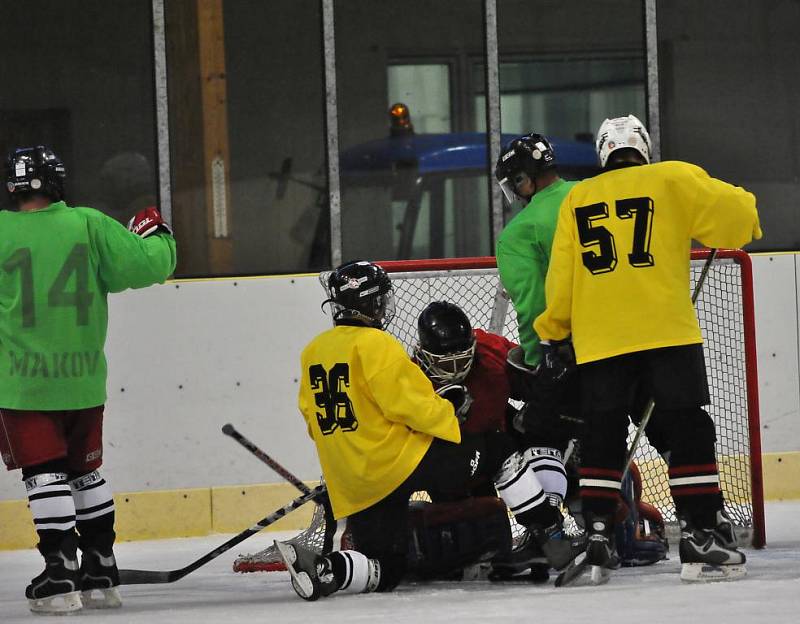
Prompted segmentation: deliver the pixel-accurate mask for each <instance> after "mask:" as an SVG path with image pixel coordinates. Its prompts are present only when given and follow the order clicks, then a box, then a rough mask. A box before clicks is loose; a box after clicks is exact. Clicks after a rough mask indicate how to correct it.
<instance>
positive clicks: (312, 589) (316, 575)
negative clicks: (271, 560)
mask: <svg viewBox="0 0 800 624" xmlns="http://www.w3.org/2000/svg"><path fill="white" fill-rule="evenodd" d="M275 548H276V549H277V551H278V553H280V556H281V558H282V559H283V563H284V564H285V565H286V569H287V570H288V571H289V574H290V575H291V577H292V587H293V588H294V591H295V592H296V593H297V595H298V596H300V597H301V598H302V599H303V600H308V601H313V600H318V599H319V598H320V597H321V596H329V595H330V594H332V593H333V592H335V591H336V590H337V589H339V586H338V583H337V582H336V578H335V577H334V576H333V571H332V570H331V566H330V563H329V562H328V560H327V559H326V558H325V557H322V556H320V555H318V554H317V553H315V552H313V551H311V550H307V549H306V548H303V547H302V546H298V545H297V544H284V543H282V542H277V541H276V542H275Z"/></svg>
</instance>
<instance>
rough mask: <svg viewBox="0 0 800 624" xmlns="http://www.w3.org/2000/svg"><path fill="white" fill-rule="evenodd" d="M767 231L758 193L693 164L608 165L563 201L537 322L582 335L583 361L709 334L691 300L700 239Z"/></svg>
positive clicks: (728, 242) (555, 333)
mask: <svg viewBox="0 0 800 624" xmlns="http://www.w3.org/2000/svg"><path fill="white" fill-rule="evenodd" d="M753 238H756V239H757V238H761V228H760V226H759V222H758V213H757V211H756V200H755V197H754V196H753V195H752V193H748V192H747V191H745V190H744V189H742V188H740V187H736V186H732V185H730V184H727V183H726V182H722V181H721V180H717V179H715V178H712V177H710V176H709V175H708V174H707V173H706V172H705V171H703V169H701V168H700V167H697V166H695V165H691V164H689V163H684V162H677V161H668V162H662V163H658V164H653V165H642V166H632V167H625V168H622V169H616V170H612V171H607V172H604V173H602V174H600V175H598V176H596V177H594V178H590V179H588V180H584V181H583V182H580V183H579V184H577V185H576V186H574V187H573V188H572V190H571V191H570V193H569V194H568V195H567V196H566V197H565V199H564V201H563V202H562V204H561V209H560V212H559V219H558V225H557V227H556V234H555V238H554V240H553V250H552V256H551V261H550V267H549V269H548V273H547V280H546V285H545V297H546V300H547V309H546V310H545V311H544V312H543V313H542V314H541V315H539V316H538V317H537V318H536V320H535V321H534V328H535V329H536V332H537V333H538V334H539V336H541V338H542V339H543V340H548V339H549V340H561V339H563V338H566V337H568V336H569V335H570V334H572V340H573V344H574V346H575V355H576V358H577V361H578V363H579V364H581V363H584V362H592V361H595V360H601V359H605V358H609V357H613V356H615V355H621V354H624V353H632V352H635V351H643V350H646V349H656V348H659V347H668V346H677V345H685V344H693V343H700V342H702V341H703V339H702V336H701V334H700V326H699V324H698V321H697V316H696V314H695V311H694V307H693V305H692V301H691V293H690V287H689V268H690V262H689V257H690V250H691V241H692V239H696V240H698V241H700V242H701V243H702V244H704V245H706V246H708V247H741V246H742V245H744V244H746V243H748V242H750V241H751V240H752V239H753Z"/></svg>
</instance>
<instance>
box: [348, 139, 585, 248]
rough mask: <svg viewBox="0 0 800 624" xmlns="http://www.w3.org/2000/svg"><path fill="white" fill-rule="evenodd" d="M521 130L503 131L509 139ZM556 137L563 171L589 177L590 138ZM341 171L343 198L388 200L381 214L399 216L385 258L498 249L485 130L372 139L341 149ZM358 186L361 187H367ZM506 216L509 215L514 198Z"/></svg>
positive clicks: (371, 202)
mask: <svg viewBox="0 0 800 624" xmlns="http://www.w3.org/2000/svg"><path fill="white" fill-rule="evenodd" d="M516 138H518V135H512V134H504V135H502V144H503V145H506V144H507V143H509V142H510V141H512V140H513V139H516ZM552 143H553V147H554V149H555V152H556V158H557V161H558V171H559V174H560V175H561V177H563V178H565V179H568V180H577V179H583V178H586V177H590V176H592V175H594V174H595V173H597V171H598V170H599V168H598V163H597V155H596V154H595V151H594V146H593V145H592V144H591V143H586V142H579V141H565V140H558V139H555V140H552ZM339 171H340V174H341V182H342V190H343V201H342V204H343V206H345V207H347V208H348V209H350V210H352V209H353V207H354V206H355V207H356V209H358V202H359V201H362V202H363V203H362V204H361V205H362V207H363V208H364V209H367V208H369V209H370V210H375V209H379V208H381V207H383V206H385V210H382V212H381V213H380V214H381V215H383V216H384V217H385V218H386V219H391V220H392V221H391V226H392V227H393V231H394V233H393V239H392V241H391V252H387V251H383V252H381V254H380V255H381V258H382V259H393V258H398V259H405V258H442V257H448V256H473V255H487V254H491V253H492V242H491V214H490V212H491V211H490V209H489V195H490V193H491V188H490V184H492V183H494V175H493V172H494V163H493V162H492V163H490V162H489V149H488V144H487V135H486V133H482V132H461V133H452V134H413V132H410V131H409V132H405V133H403V134H399V135H396V136H390V137H387V138H382V139H376V140H373V141H368V142H365V143H361V144H358V145H355V146H353V147H350V148H347V149H345V150H342V152H341V153H340V155H339ZM356 189H361V194H360V195H359V192H358V191H357V190H356ZM370 193H372V195H370ZM367 197H369V198H370V199H366V198H367ZM517 208H519V206H518V207H517ZM372 214H375V213H374V212H373V213H372ZM505 216H506V221H507V219H508V217H510V216H511V207H510V206H506V215H505ZM387 246H388V245H385V246H384V247H383V249H384V250H386V249H387ZM373 255H374V254H373Z"/></svg>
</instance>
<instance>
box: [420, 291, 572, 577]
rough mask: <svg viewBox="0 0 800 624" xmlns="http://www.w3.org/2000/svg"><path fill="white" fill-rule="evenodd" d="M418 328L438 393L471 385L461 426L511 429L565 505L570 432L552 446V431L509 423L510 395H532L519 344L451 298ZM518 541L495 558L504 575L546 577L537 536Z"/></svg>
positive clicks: (423, 360)
mask: <svg viewBox="0 0 800 624" xmlns="http://www.w3.org/2000/svg"><path fill="white" fill-rule="evenodd" d="M417 327H418V341H417V343H416V345H415V346H414V359H415V360H416V362H417V364H419V366H420V368H422V370H423V371H424V372H425V374H426V375H427V377H428V378H429V379H430V380H431V382H432V383H433V385H434V387H435V388H436V390H437V392H438V393H440V394H443V395H444V396H447V395H448V394H449V393H450V392H458V391H463V390H460V389H461V388H466V392H467V394H468V396H469V397H470V400H471V405H470V407H469V410H468V412H467V413H466V417H465V418H464V419H463V420H462V422H461V430H462V431H463V432H465V433H471V434H483V433H488V432H492V431H507V430H508V432H509V433H511V434H512V435H513V436H514V437H515V439H516V440H517V443H518V444H519V450H520V453H522V454H523V457H524V458H525V462H526V463H527V464H528V465H530V467H531V468H532V469H533V471H534V473H535V474H536V477H537V478H538V480H539V482H540V484H541V486H542V489H543V490H544V491H545V492H546V493H547V495H548V498H549V500H550V503H551V504H552V505H553V506H555V507H560V506H561V502H562V501H563V499H564V497H565V496H566V491H567V475H566V472H565V470H564V463H563V452H564V448H563V447H565V446H566V441H567V440H568V437H569V436H567V437H566V438H563V437H562V438H561V439H562V440H564V444H563V445H561V444H559V445H558V446H556V445H553V446H551V445H550V440H551V439H552V438H551V437H549V436H548V437H541V438H535V437H532V436H530V435H521V434H520V433H519V432H518V431H515V430H513V427H509V426H508V423H509V420H510V419H511V418H512V417H513V416H514V415H515V414H516V410H515V409H514V408H513V406H512V405H510V404H509V399H515V400H524V398H525V394H526V392H525V389H524V388H522V387H520V384H519V383H518V382H517V375H515V374H514V371H513V369H512V368H509V365H508V362H507V360H508V355H509V352H511V351H512V350H513V349H515V348H516V347H517V345H516V344H515V343H513V342H511V341H510V340H508V339H506V338H504V337H503V336H499V335H497V334H492V333H489V332H486V331H484V330H482V329H473V328H472V325H471V323H470V321H469V319H468V318H467V315H466V314H465V313H464V311H463V310H462V309H461V308H460V307H458V306H457V305H455V304H452V303H449V302H447V301H435V302H433V303H431V304H429V305H428V306H427V307H426V308H425V309H424V310H423V311H422V313H421V314H420V316H419V320H418V325H417ZM430 494H431V497H432V498H433V500H435V501H438V500H441V496H440V495H439V493H436V492H431V493H430ZM468 494H471V495H473V496H496V495H497V494H496V492H495V490H494V486H493V484H492V483H491V482H489V481H486V482H485V483H482V484H478V485H476V486H473V488H472V490H471V491H470V492H469V493H467V492H464V495H465V496H466V495H468ZM560 529H561V527H552V528H551V530H557V531H560ZM518 542H519V543H518V544H516V545H515V549H514V551H513V552H512V555H511V558H510V559H508V558H503V560H502V561H497V560H495V561H494V562H493V566H494V568H495V571H497V572H498V576H500V577H503V576H508V575H510V574H513V573H516V572H521V571H524V570H525V569H527V568H528V567H531V568H532V576H533V577H534V578H536V577H539V578H541V579H542V580H544V579H546V578H547V576H546V570H547V568H548V565H547V561H546V558H545V557H544V556H543V553H542V552H541V549H540V548H539V547H538V544H537V540H531V539H529V536H528V535H527V534H523V536H522V538H521V539H519V540H518ZM537 566H538V567H539V568H538V569H537Z"/></svg>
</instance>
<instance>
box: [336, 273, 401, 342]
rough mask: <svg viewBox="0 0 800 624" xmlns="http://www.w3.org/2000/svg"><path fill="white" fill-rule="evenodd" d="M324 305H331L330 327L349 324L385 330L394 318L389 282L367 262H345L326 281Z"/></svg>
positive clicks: (392, 298)
mask: <svg viewBox="0 0 800 624" xmlns="http://www.w3.org/2000/svg"><path fill="white" fill-rule="evenodd" d="M325 289H326V290H327V291H328V299H326V300H325V301H324V302H323V304H322V305H325V304H326V303H330V304H331V308H332V310H333V322H334V324H337V323H340V322H343V321H351V322H353V321H354V322H356V323H358V324H363V325H367V326H368V327H376V328H378V329H385V328H386V326H387V325H388V324H389V323H390V322H391V320H392V318H393V317H394V289H393V287H392V281H391V280H390V279H389V276H388V275H387V274H386V271H384V270H383V269H382V268H381V267H379V266H378V265H377V264H373V263H371V262H366V261H361V262H346V263H344V264H342V265H340V266H339V267H338V268H336V269H334V270H333V271H332V272H331V273H330V274H329V275H328V277H327V281H326V283H325Z"/></svg>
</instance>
